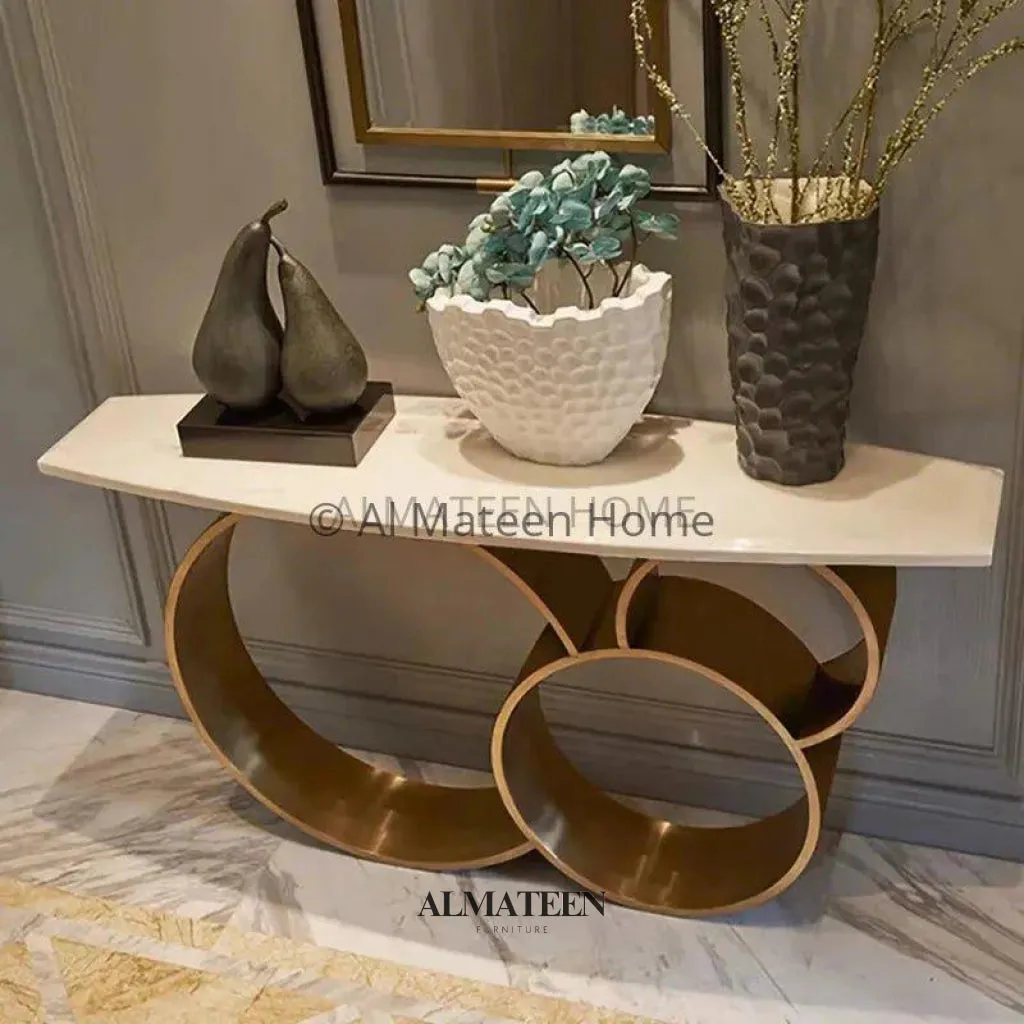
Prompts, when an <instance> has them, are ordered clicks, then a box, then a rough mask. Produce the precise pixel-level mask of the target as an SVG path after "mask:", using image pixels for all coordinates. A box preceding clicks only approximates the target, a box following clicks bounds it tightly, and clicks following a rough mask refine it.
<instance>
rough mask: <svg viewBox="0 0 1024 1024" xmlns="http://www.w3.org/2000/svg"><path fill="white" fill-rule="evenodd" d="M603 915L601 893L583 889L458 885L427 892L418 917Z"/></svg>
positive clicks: (602, 896)
mask: <svg viewBox="0 0 1024 1024" xmlns="http://www.w3.org/2000/svg"><path fill="white" fill-rule="evenodd" d="M592 912H595V913H597V914H600V916H601V917H604V893H603V892H602V893H593V892H587V891H586V890H585V889H522V890H520V891H518V892H509V891H507V890H506V891H505V892H499V891H496V890H493V889H487V890H485V891H484V892H481V893H475V892H469V891H463V890H461V889H442V890H441V891H440V892H437V893H433V892H428V893H427V896H426V899H424V901H423V906H422V907H421V908H420V911H419V914H418V915H417V916H419V917H502V918H513V917H516V918H518V917H528V918H533V917H587V916H588V915H589V914H590V913H592Z"/></svg>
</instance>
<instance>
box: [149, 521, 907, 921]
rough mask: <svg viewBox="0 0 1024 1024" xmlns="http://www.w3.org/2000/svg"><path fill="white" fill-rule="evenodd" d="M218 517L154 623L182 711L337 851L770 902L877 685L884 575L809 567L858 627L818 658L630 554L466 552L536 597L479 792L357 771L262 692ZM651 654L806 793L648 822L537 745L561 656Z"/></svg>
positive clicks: (814, 828)
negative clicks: (757, 743) (773, 809)
mask: <svg viewBox="0 0 1024 1024" xmlns="http://www.w3.org/2000/svg"><path fill="white" fill-rule="evenodd" d="M238 522H239V517H238V516H236V515H228V516H225V517H222V518H221V519H219V520H218V521H216V522H215V523H214V524H213V525H211V526H210V527H209V528H208V529H207V530H206V531H205V532H204V533H203V534H202V535H201V536H200V537H199V538H198V540H197V541H196V542H195V544H193V546H192V548H191V549H190V550H189V552H188V553H187V555H186V556H185V558H184V559H183V561H182V563H181V565H180V566H179V567H178V570H177V572H176V573H175V577H174V580H173V582H172V585H171V589H170V593H169V595H168V600H167V612H166V618H165V628H166V644H167V654H168V660H169V663H170V667H171V673H172V676H173V678H174V682H175V685H176V687H177V689H178V692H179V694H180V696H181V699H182V702H183V704H184V706H185V709H186V711H187V712H188V714H189V716H190V717H191V719H192V721H193V723H194V724H195V726H196V728H197V729H198V731H199V733H200V735H201V736H202V737H203V739H204V740H205V741H206V743H207V745H208V746H209V747H210V748H211V750H212V751H213V752H214V754H215V755H216V756H217V758H218V759H219V760H220V761H221V763H222V764H223V765H224V767H225V768H226V769H227V770H228V771H229V772H230V773H231V774H232V775H233V776H234V777H235V779H237V781H238V782H239V783H240V784H241V785H242V786H244V787H245V788H246V789H247V790H248V791H249V792H250V793H251V794H252V795H253V796H254V797H255V798H256V799H258V800H259V801H261V802H262V803H263V804H264V805H266V806H267V807H268V808H270V809H271V810H272V811H274V812H275V813H277V814H278V815H280V816H281V817H282V818H284V819H286V820H287V821H290V822H292V823H293V824H294V825H296V826H298V827H299V828H300V829H302V830H303V831H305V832H307V833H308V834H310V835H312V836H314V837H316V838H317V839H320V840H322V841H323V842H326V843H329V844H331V845H334V846H337V847H339V848H340V849H342V850H345V851H346V852H348V853H352V854H355V855H357V856H362V857H368V858H371V859H374V860H379V861H383V862H386V863H391V864H401V865H405V866H410V867H419V868H427V869H432V870H457V869H465V868H474V867H483V866H487V865H493V864H500V863H503V862H505V861H508V860H512V859H514V858H516V857H518V856H520V855H521V854H523V853H525V852H527V851H528V850H530V849H532V848H535V849H537V850H539V851H540V853H542V854H543V855H544V856H545V857H546V858H547V859H548V860H549V861H551V863H553V864H554V865H555V866H556V867H557V868H559V869H560V870H561V871H562V872H563V873H564V874H566V875H567V876H569V877H570V878H572V879H574V880H575V881H577V882H578V883H579V884H581V885H583V886H586V887H588V888H591V889H594V890H598V891H603V892H605V893H606V895H607V897H608V898H609V899H611V900H613V901H617V902H621V903H624V904H627V905H630V906H634V907H639V908H642V909H645V910H653V911H658V912H662V913H670V914H690V915H698V914H712V913H718V912H723V911H732V910H737V909H740V908H742V907H749V906H752V905H755V904H758V903H761V902H764V901H766V900H768V899H771V898H772V897H773V896H776V895H778V894H779V893H781V892H782V891H783V890H784V889H786V888H787V887H788V886H789V885H791V884H792V882H793V881H795V880H796V878H798V877H799V875H800V873H801V872H802V871H803V870H804V868H805V867H806V866H807V864H808V862H809V861H810V859H811V857H812V855H813V853H814V850H815V848H816V846H817V843H818V839H819V836H820V832H821V823H822V819H823V814H824V808H825V804H826V801H827V799H828V793H829V789H830V787H831V783H832V778H833V774H834V771H835V766H836V761H837V758H838V754H839V746H840V743H841V740H842V734H843V732H844V731H845V730H846V729H847V728H849V726H850V725H852V724H853V722H854V721H856V719H857V718H858V717H859V716H860V714H861V713H863V711H864V709H865V707H866V706H867V704H868V702H869V701H870V699H871V697H872V695H873V693H874V691H875V688H876V686H877V683H878V675H879V671H880V666H881V658H882V654H883V653H884V648H885V642H886V638H887V636H888V631H889V625H890V622H891V619H892V614H893V608H894V605H895V598H896V573H895V570H894V569H889V568H857V569H825V568H816V569H814V571H815V572H817V573H818V575H819V576H821V578H822V579H824V580H825V582H827V583H828V584H829V585H830V586H832V587H833V588H834V589H835V590H836V591H837V592H838V593H839V595H840V596H841V597H842V598H843V600H844V601H845V602H846V603H847V604H848V606H849V607H850V609H851V611H852V612H853V614H854V616H855V617H856V619H857V621H858V623H859V625H860V627H861V630H862V632H863V636H864V639H863V640H862V641H861V642H860V643H859V644H858V645H856V646H855V647H854V648H852V649H851V650H850V651H848V652H847V653H846V654H844V655H842V656H841V657H839V658H835V659H832V660H831V661H829V662H827V663H825V664H824V665H819V664H818V663H817V662H816V661H815V660H814V659H813V657H812V656H811V655H810V652H808V651H807V650H806V648H805V647H804V646H803V645H802V644H801V643H800V642H799V641H798V640H797V639H796V638H795V637H793V636H792V634H790V633H789V631H788V630H787V629H786V627H785V626H783V625H782V624H781V623H780V622H778V620H776V619H775V618H774V617H773V616H771V615H769V613H767V612H766V611H765V610H764V609H763V608H761V607H760V606H758V605H756V604H754V603H753V602H750V601H748V600H747V599H745V598H742V597H740V596H738V595H736V594H733V593H732V592H731V591H727V590H725V589H724V588H722V587H717V586H716V585H715V584H711V583H706V582H702V581H697V580H683V579H679V578H662V577H660V576H659V575H658V573H657V568H658V566H657V563H654V562H640V563H637V564H636V565H635V566H634V568H633V571H632V572H631V573H630V575H629V577H628V578H627V580H626V581H625V582H624V583H621V584H618V585H614V584H613V583H612V581H611V580H610V578H609V577H608V573H607V571H606V570H605V568H604V566H603V564H602V563H601V561H600V559H598V558H596V557H593V556H586V555H572V554H562V553H557V552H544V551H524V550H518V549H487V548H472V549H470V550H472V551H474V552H475V553H476V554H478V555H479V556H481V557H482V558H483V559H484V560H485V561H486V562H488V563H489V564H491V565H492V566H493V567H495V568H496V569H498V570H499V571H500V572H501V573H502V574H503V575H504V576H505V577H506V578H508V579H509V580H510V581H511V582H512V583H513V584H514V585H515V586H516V588H517V589H518V590H519V591H520V593H521V594H523V595H524V596H525V597H526V598H527V600H529V601H530V602H531V604H533V605H534V607H536V608H537V610H538V611H539V612H540V613H541V615H542V616H543V618H544V620H545V622H546V626H545V629H544V631H543V633H542V634H541V636H540V638H539V639H538V641H537V643H536V645H535V646H534V648H533V650H532V651H531V652H530V654H529V655H528V657H527V658H526V661H525V663H524V666H523V669H522V671H521V672H520V675H519V680H518V681H517V683H516V685H515V686H514V687H513V689H512V691H511V692H510V694H509V695H508V697H507V698H506V701H505V703H504V704H503V706H502V708H501V710H500V711H499V713H498V715H497V718H496V720H495V723H494V730H493V734H492V743H491V755H492V768H493V771H494V776H495V781H496V786H495V787H493V788H489V789H463V788H455V787H446V786H438V785H433V784H430V783H426V782H423V781H422V780H418V779H407V778H404V777H402V776H400V775H396V774H394V773H391V772H388V771H384V770H382V769H378V768H374V767H372V766H371V765H369V764H367V763H366V762H364V761H361V760H360V759H358V758H356V757H354V756H352V755H351V754H348V753H346V752H345V751H343V750H341V749H339V748H338V747H336V746H334V744H332V743H330V742H329V741H328V740H326V739H324V738H323V737H322V736H320V735H318V734H317V733H316V732H315V731H314V730H312V729H311V728H310V727H309V726H307V725H306V724H305V723H304V722H303V721H302V720H301V719H299V718H298V717H297V716H296V715H295V714H294V713H293V712H292V711H291V710H290V709H289V708H288V707H287V706H286V705H285V704H283V703H282V701H281V700H280V699H279V698H278V697H277V696H276V694H274V692H273V691H272V690H271V688H270V687H269V686H268V684H267V682H266V680H264V678H263V677H262V675H261V674H260V672H259V670H258V669H257V668H256V666H255V665H254V664H253V662H252V659H251V658H250V657H249V654H248V652H247V651H246V649H245V645H244V644H243V642H242V639H241V636H240V635H239V631H238V626H237V624H236V622H235V617H234V613H233V611H232V608H231V601H230V596H229V591H228V557H229V553H230V547H231V541H232V537H233V534H234V530H235V527H236V526H237V524H238ZM608 660H622V661H624V662H632V663H634V664H635V663H637V662H638V661H657V662H660V663H662V664H667V665H671V666H675V667H678V668H683V669H687V670H690V671H695V672H698V673H700V674H701V675H703V676H704V678H706V679H707V680H708V681H709V682H711V683H713V684H714V685H716V686H719V687H721V688H723V689H725V690H727V691H729V692H731V693H732V694H734V695H735V696H736V697H738V698H739V699H740V700H742V701H743V702H744V703H745V704H746V705H747V706H748V707H749V708H750V709H751V710H753V711H754V712H755V713H756V714H757V715H758V716H759V717H760V718H761V720H762V721H763V722H764V723H765V724H766V725H767V726H768V728H769V729H771V730H772V732H773V733H774V734H775V735H776V736H777V738H778V739H779V741H780V743H781V744H782V746H783V747H784V748H785V749H786V750H787V752H788V753H789V755H790V757H791V758H792V761H793V764H794V765H795V767H796V770H797V773H798V774H799V777H800V779H801V782H802V784H803V787H804V796H803V797H802V798H801V799H800V800H798V801H797V802H796V803H795V804H793V805H792V806H791V807H789V808H787V809H785V810H783V811H781V812H779V813H778V814H775V815H772V816H771V817H768V818H764V819H762V820H759V821H755V822H751V823H748V824H744V825H739V826H736V827H731V828H693V827H688V826H682V825H677V824H672V823H670V822H667V821H662V820H658V819H656V818H651V817H648V816H646V815H644V814H641V813H640V812H638V811H635V810H633V809H632V808H630V807H627V806H626V805H625V804H623V803H621V802H620V801H618V800H616V799H615V798H614V797H612V796H610V795H609V794H607V793H605V792H603V791H602V790H601V789H599V788H598V787H596V786H595V785H594V784H593V783H591V782H590V781H588V780H587V779H586V778H584V777H583V776H582V775H581V774H580V773H579V771H578V770H577V769H576V768H575V767H574V766H573V765H572V764H571V763H570V762H569V761H568V759H567V758H566V757H565V755H564V754H562V752H561V751H560V750H559V749H558V747H557V745H556V744H555V742H554V740H553V738H552V736H551V733H550V730H549V728H548V726H547V723H546V722H545V720H544V716H543V712H542V709H541V704H540V688H541V686H542V684H543V683H545V682H547V681H548V680H550V679H553V677H555V676H556V675H557V674H558V673H560V672H562V671H564V670H565V669H567V668H569V667H571V666H574V665H585V664H588V663H592V662H597V661H608Z"/></svg>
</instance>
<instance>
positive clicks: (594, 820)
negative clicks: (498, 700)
mask: <svg viewBox="0 0 1024 1024" xmlns="http://www.w3.org/2000/svg"><path fill="white" fill-rule="evenodd" d="M615 660H620V661H622V662H623V663H625V665H627V666H628V665H635V664H636V663H637V662H638V661H650V662H658V663H660V664H669V665H673V666H675V667H677V668H681V669H688V670H690V671H693V672H696V673H699V674H700V675H702V676H703V677H704V678H705V679H707V680H708V681H710V682H711V683H713V684H714V685H716V686H719V687H721V688H722V689H724V690H726V691H728V692H729V693H731V694H733V695H734V696H736V697H738V698H739V699H740V700H741V701H743V703H744V704H746V705H747V707H748V708H750V709H751V710H752V711H754V712H755V713H756V714H757V715H758V716H759V717H760V719H761V720H762V721H763V722H764V723H765V724H766V725H767V726H768V728H769V729H770V730H771V731H772V732H773V733H774V734H775V735H776V736H777V737H778V739H779V741H780V742H781V743H782V745H783V746H784V747H785V749H786V751H787V752H788V753H789V756H790V757H791V758H792V761H793V764H794V765H795V767H796V769H797V772H798V773H799V776H800V780H801V782H802V784H803V788H804V796H803V797H802V798H801V799H800V800H798V801H797V802H796V803H794V804H793V805H792V806H790V807H788V808H786V809H785V810H783V811H781V812H779V813H777V814H773V815H771V816H770V817H767V818H763V819H760V820H758V821H754V822H750V823H745V824H741V825H736V826H732V827H725V828H697V827H693V826H686V825H679V824H674V823H672V822H668V821H665V820H659V819H657V818H654V817H649V816H647V815H645V814H642V813H640V812H639V811H636V810H633V809H632V808H631V807H628V806H626V805H625V804H624V803H622V802H620V801H619V800H617V799H615V798H614V797H612V796H610V795H609V794H608V793H606V792H604V791H603V790H601V789H600V788H598V787H597V786H595V785H594V784H593V783H591V782H590V781H589V780H588V779H586V778H585V777H584V776H583V775H582V774H581V773H580V772H579V771H578V769H576V768H575V767H574V766H573V765H572V764H571V762H570V761H569V760H568V759H567V758H566V757H565V755H564V754H563V753H562V752H561V750H560V749H559V748H558V746H557V745H556V743H555V741H554V738H553V737H552V735H551V732H550V729H549V728H548V725H547V722H546V721H545V718H544V714H543V710H542V708H541V703H540V688H541V686H542V685H543V684H544V683H545V682H547V681H548V680H549V679H551V678H552V677H553V676H555V675H557V674H558V673H560V672H562V671H565V670H566V669H569V668H572V667H576V666H583V665H589V664H593V663H595V662H605V661H615ZM839 743H840V738H839V737H835V738H833V739H831V740H826V741H823V742H821V743H819V744H818V745H817V746H816V747H814V748H813V749H812V750H804V749H802V748H801V746H800V745H799V744H798V743H797V742H796V740H794V738H793V737H792V735H791V734H790V732H789V731H788V730H787V728H786V727H785V726H784V725H783V723H782V722H781V721H780V720H779V718H778V717H777V716H776V715H775V714H774V713H773V712H772V711H771V710H770V709H769V708H768V707H767V706H766V705H765V704H764V703H762V702H761V701H760V700H758V699H757V698H755V697H753V696H752V695H751V694H750V693H748V692H747V691H746V690H745V689H744V688H743V687H741V686H739V685H737V684H736V683H734V682H732V681H731V680H730V679H727V678H726V677H725V676H723V675H721V674H720V673H718V672H715V671H714V670H712V669H709V668H707V667H705V666H703V665H700V664H698V663H696V662H693V661H690V660H688V659H686V658H682V657H678V656H675V655H670V654H664V653H662V652H657V651H647V650H616V649H603V650H596V651H589V652H586V653H583V654H578V655H570V656H567V657H564V658H561V659H559V660H558V661H555V662H553V663H551V664H548V665H545V666H543V667H541V668H539V669H537V670H536V671H535V672H533V673H532V674H531V675H529V676H528V677H527V678H525V679H524V680H523V681H522V682H520V683H519V684H518V685H517V686H516V687H515V688H514V689H513V691H512V692H511V693H510V694H509V696H508V698H507V699H506V701H505V703H504V705H503V706H502V708H501V710H500V711H499V713H498V717H497V720H496V721H495V726H494V733H493V735H492V738H491V763H492V770H493V772H494V777H495V780H496V782H497V784H498V790H499V791H500V793H501V796H502V799H503V800H504V801H505V806H506V808H507V810H508V812H509V814H510V815H511V816H512V817H513V819H514V820H515V822H516V824H517V825H518V827H519V828H520V829H521V830H522V831H523V833H524V834H525V835H527V836H529V838H530V840H531V842H532V843H533V845H534V846H535V847H536V848H537V850H539V851H540V853H541V854H543V855H544V857H546V858H547V859H548V860H549V861H550V862H551V863H552V864H554V866H555V867H556V868H558V869H559V870H560V871H561V872H563V873H564V874H565V875H568V876H569V877H570V878H572V879H574V880H575V881H576V882H578V883H579V884H580V885H583V886H586V887H587V888H589V889H592V890H595V891H600V892H604V893H605V894H606V895H607V897H608V899H610V900H612V901H614V902H617V903H623V904H626V905H627V906H632V907H636V908H639V909H642V910H654V911H658V912H661V913H667V914H676V915H681V916H690V915H703V914H709V913H724V912H726V911H735V910H740V909H742V908H744V907H748V906H753V905H755V904H758V903H761V902H764V901H765V900H768V899H771V898H773V897H774V896H777V895H778V894H780V893H781V892H783V891H784V890H785V889H786V888H788V887H789V886H790V885H791V884H792V883H793V882H794V881H795V880H796V879H797V878H798V877H799V875H800V874H801V872H802V871H803V870H804V868H805V867H806V866H807V863H808V862H809V861H810V858H811V856H812V855H813V853H814V850H815V847H816V846H817V843H818V838H819V836H820V833H821V822H822V807H823V806H824V803H825V800H826V799H827V795H828V790H829V787H830V786H831V782H832V776H833V773H834V770H835V763H836V758H837V756H838V752H839Z"/></svg>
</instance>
